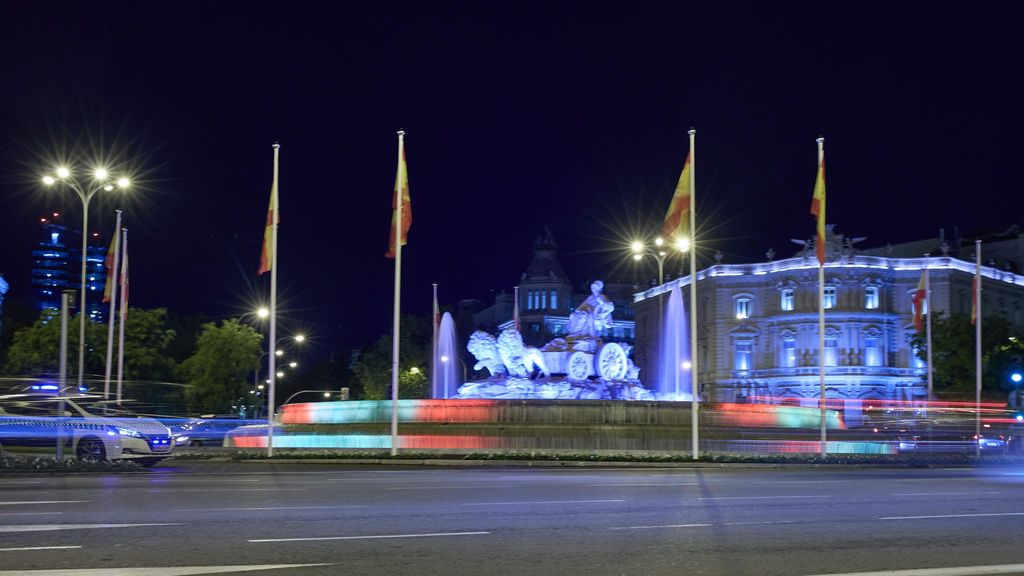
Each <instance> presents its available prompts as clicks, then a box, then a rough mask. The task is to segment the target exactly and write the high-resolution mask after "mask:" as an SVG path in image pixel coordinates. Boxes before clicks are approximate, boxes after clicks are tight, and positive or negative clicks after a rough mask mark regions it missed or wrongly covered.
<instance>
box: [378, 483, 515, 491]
mask: <svg viewBox="0 0 1024 576" xmlns="http://www.w3.org/2000/svg"><path fill="white" fill-rule="evenodd" d="M485 488H487V489H489V488H522V486H517V485H514V484H507V485H500V484H483V485H473V486H401V487H396V488H385V490H473V489H481V490H482V489H485Z"/></svg>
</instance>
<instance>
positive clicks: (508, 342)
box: [497, 328, 551, 378]
mask: <svg viewBox="0 0 1024 576" xmlns="http://www.w3.org/2000/svg"><path fill="white" fill-rule="evenodd" d="M497 346H498V356H499V357H500V358H501V361H502V362H504V363H505V368H507V369H508V373H509V375H511V376H518V377H520V378H527V377H529V376H530V375H531V374H533V371H534V370H539V371H540V373H541V374H543V375H544V376H545V377H547V376H551V372H550V371H549V370H548V367H547V364H545V363H544V355H543V354H541V352H540V350H538V349H536V348H534V347H533V346H524V345H523V336H522V334H520V333H519V331H518V330H516V329H515V328H508V329H505V330H503V331H502V332H501V334H499V335H498V344H497Z"/></svg>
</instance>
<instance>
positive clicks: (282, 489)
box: [146, 488, 309, 493]
mask: <svg viewBox="0 0 1024 576" xmlns="http://www.w3.org/2000/svg"><path fill="white" fill-rule="evenodd" d="M306 490H309V488H151V489H149V490H146V492H159V493H163V492H305V491H306Z"/></svg>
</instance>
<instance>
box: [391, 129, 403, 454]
mask: <svg viewBox="0 0 1024 576" xmlns="http://www.w3.org/2000/svg"><path fill="white" fill-rule="evenodd" d="M404 149H405V130H399V131H398V169H399V171H401V170H402V160H403V158H402V154H403V150H404ZM403 182H404V180H403V179H402V177H401V174H399V177H398V179H397V182H396V183H395V198H396V208H395V239H394V240H395V305H394V313H395V317H394V323H393V336H392V341H391V455H392V456H397V455H398V340H399V314H400V313H401V306H402V201H403V200H404V198H402V196H403V195H404V191H403V190H402V185H403V184H402V183H403Z"/></svg>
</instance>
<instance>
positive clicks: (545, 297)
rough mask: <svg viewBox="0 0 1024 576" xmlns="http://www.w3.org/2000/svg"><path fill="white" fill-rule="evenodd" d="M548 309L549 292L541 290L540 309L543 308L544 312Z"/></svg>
mask: <svg viewBox="0 0 1024 576" xmlns="http://www.w3.org/2000/svg"><path fill="white" fill-rule="evenodd" d="M547 307H548V291H547V290H541V291H540V308H541V310H543V309H545V308H547Z"/></svg>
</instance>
